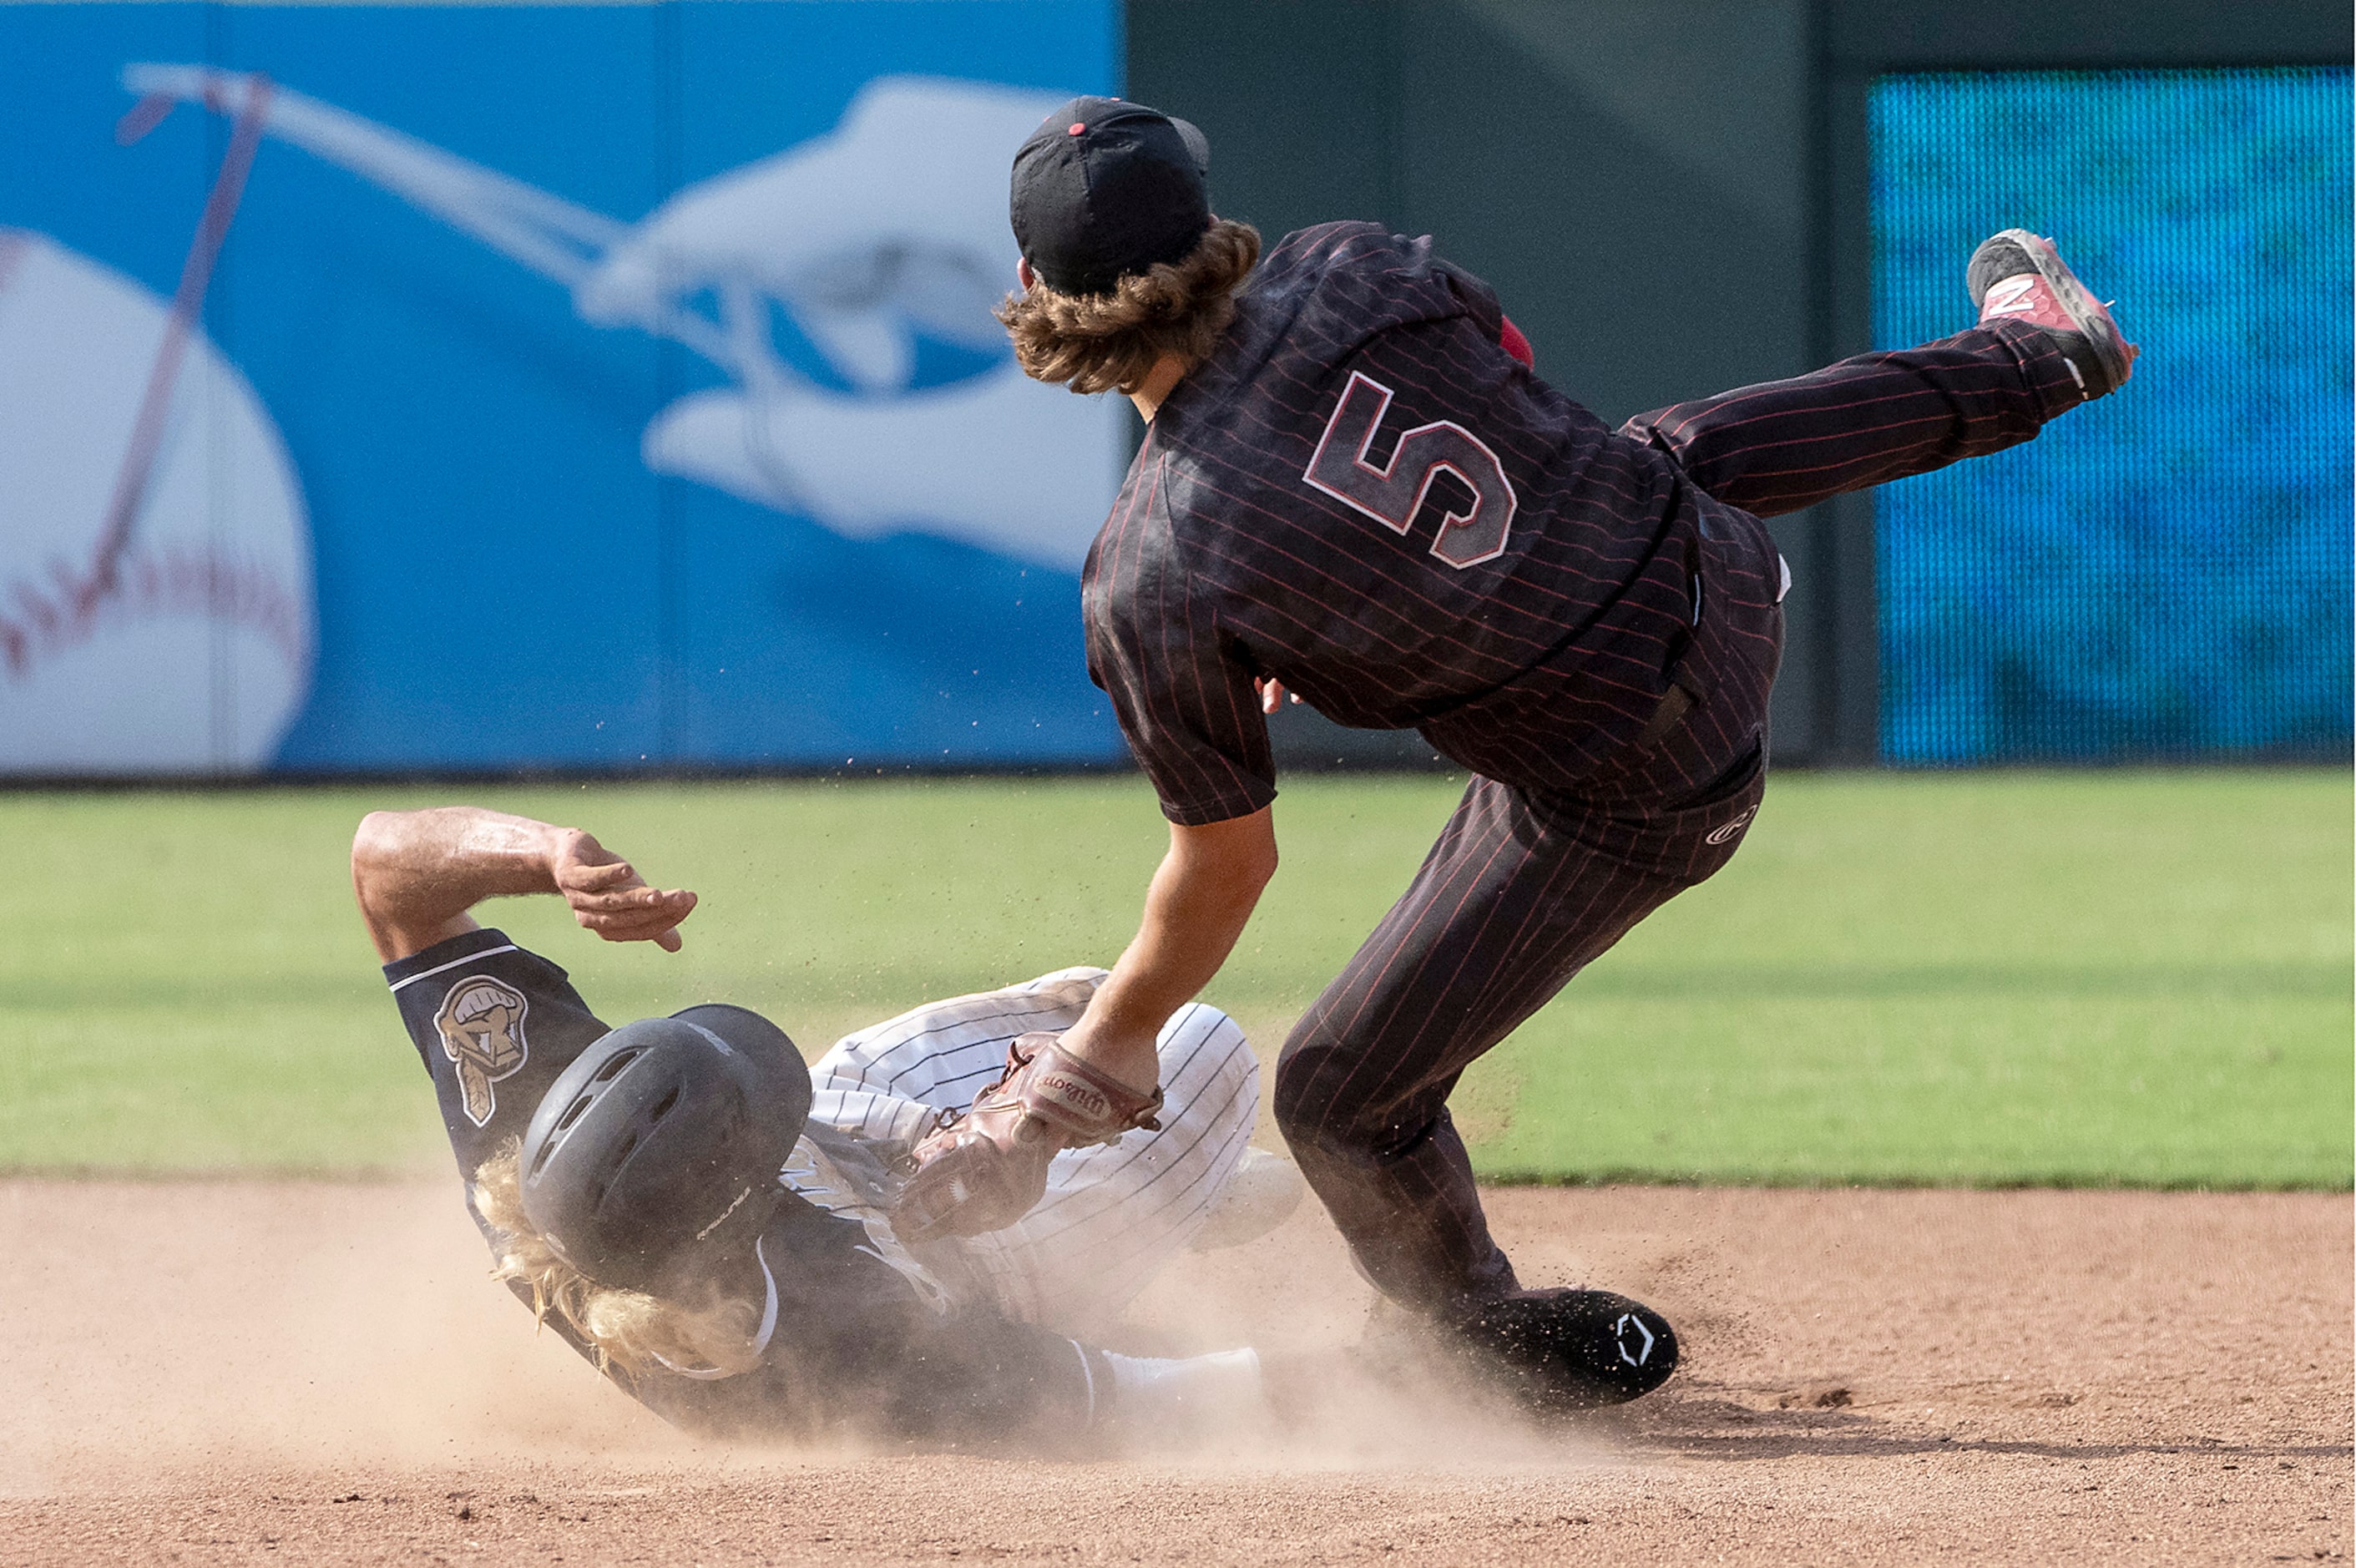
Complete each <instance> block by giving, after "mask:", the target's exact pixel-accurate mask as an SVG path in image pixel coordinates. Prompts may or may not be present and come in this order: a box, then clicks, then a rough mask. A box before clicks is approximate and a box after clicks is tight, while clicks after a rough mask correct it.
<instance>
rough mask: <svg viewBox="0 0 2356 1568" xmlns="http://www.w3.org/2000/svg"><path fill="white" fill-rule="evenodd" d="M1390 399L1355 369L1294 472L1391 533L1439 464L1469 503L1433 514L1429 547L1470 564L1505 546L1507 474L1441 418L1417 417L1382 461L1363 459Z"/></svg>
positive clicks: (1410, 520) (1410, 513) (1509, 510)
mask: <svg viewBox="0 0 2356 1568" xmlns="http://www.w3.org/2000/svg"><path fill="white" fill-rule="evenodd" d="M1390 406H1391V389H1390V388H1388V387H1387V386H1385V385H1383V383H1382V382H1380V381H1375V380H1373V379H1372V378H1370V377H1367V376H1365V375H1362V374H1360V373H1359V372H1358V371H1351V372H1350V384H1349V385H1348V386H1346V387H1344V389H1343V390H1342V401H1341V402H1340V403H1336V404H1334V405H1333V418H1331V419H1329V420H1327V421H1326V422H1325V435H1324V436H1323V438H1322V439H1321V440H1319V442H1318V443H1317V454H1316V456H1313V457H1312V458H1310V459H1309V468H1308V471H1307V472H1305V473H1303V474H1302V475H1301V478H1304V479H1306V480H1307V481H1308V482H1309V486H1310V488H1311V489H1316V490H1323V492H1324V493H1325V494H1327V495H1329V496H1332V497H1333V499H1335V500H1337V501H1341V502H1342V503H1344V505H1346V506H1349V507H1351V508H1354V509H1355V510H1358V511H1362V512H1365V514H1366V515H1367V516H1368V517H1371V518H1373V519H1374V520H1375V521H1376V522H1379V523H1381V524H1383V525H1384V526H1385V527H1386V528H1388V529H1389V530H1390V531H1391V532H1394V533H1405V532H1407V531H1408V529H1409V528H1411V527H1412V526H1414V523H1415V517H1416V513H1418V512H1419V511H1421V510H1423V499H1424V497H1425V496H1426V495H1428V494H1430V490H1431V481H1432V479H1433V478H1434V477H1435V476H1437V475H1438V474H1440V472H1441V470H1443V469H1445V470H1446V471H1447V472H1449V473H1451V474H1453V475H1455V476H1456V477H1457V478H1459V479H1461V480H1462V481H1463V483H1464V488H1465V489H1469V490H1471V491H1472V510H1470V511H1451V512H1450V513H1449V514H1448V515H1447V516H1445V517H1443V518H1441V519H1440V537H1439V538H1437V539H1435V540H1433V541H1432V542H1431V553H1433V554H1434V555H1437V556H1439V557H1440V559H1441V560H1442V561H1445V562H1447V563H1448V564H1450V565H1451V566H1455V567H1460V568H1462V567H1465V566H1477V565H1479V564H1481V563H1482V562H1483V561H1494V560H1495V559H1496V558H1497V557H1498V556H1500V555H1503V554H1504V553H1505V530H1506V529H1507V528H1508V527H1510V526H1511V525H1512V523H1513V521H1514V508H1515V505H1516V504H1518V503H1517V502H1516V500H1515V496H1514V486H1513V481H1511V480H1510V479H1508V478H1505V465H1504V464H1503V463H1500V462H1499V461H1497V455H1496V454H1495V453H1494V452H1492V451H1491V450H1489V447H1488V445H1487V443H1485V442H1483V440H1482V439H1481V438H1480V437H1479V436H1477V435H1473V434H1472V432H1471V431H1469V430H1467V429H1465V428H1464V427H1463V426H1462V425H1461V424H1455V423H1453V422H1452V421H1449V420H1440V421H1438V422H1436V423H1434V424H1419V425H1417V426H1416V427H1415V428H1414V429H1413V430H1410V431H1408V433H1407V434H1406V435H1402V436H1400V437H1399V438H1398V449H1397V450H1396V451H1394V452H1393V453H1392V454H1391V460H1390V465H1389V467H1382V468H1377V467H1375V466H1374V465H1373V464H1372V463H1369V462H1367V461H1366V448H1367V447H1368V446H1373V445H1374V440H1375V432H1376V430H1378V429H1380V428H1381V427H1382V423H1383V415H1384V413H1386V412H1387V411H1388V410H1389V408H1390Z"/></svg>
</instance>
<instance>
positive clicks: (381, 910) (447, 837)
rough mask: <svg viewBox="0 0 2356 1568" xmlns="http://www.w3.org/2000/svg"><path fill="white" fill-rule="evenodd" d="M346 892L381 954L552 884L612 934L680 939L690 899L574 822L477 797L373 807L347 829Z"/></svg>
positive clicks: (394, 954) (451, 931)
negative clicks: (537, 817)
mask: <svg viewBox="0 0 2356 1568" xmlns="http://www.w3.org/2000/svg"><path fill="white" fill-rule="evenodd" d="M352 892H353V895H354V897H357V898H358V899H359V907H360V918H361V919H362V920H364V921H365V922H367V925H368V929H369V939H370V940H372V941H374V942H375V943H376V950H377V951H378V953H379V954H380V955H381V956H382V957H383V959H384V961H386V962H387V963H391V962H392V961H395V960H398V959H403V958H407V957H409V956H410V955H411V954H412V953H418V952H423V951H424V950H426V949H427V948H429V947H432V946H433V945H434V943H435V942H438V941H443V940H447V939H449V938H451V937H455V936H457V935H459V934H460V933H462V932H466V931H471V930H474V929H477V928H476V925H475V920H474V918H473V917H472V915H470V914H469V913H468V911H469V910H471V909H472V908H474V907H475V906H476V905H477V904H479V903H481V902H482V901H483V900H484V899H486V898H493V897H500V896H501V895H506V894H520V893H553V894H557V895H559V896H561V897H562V898H563V899H564V901H565V903H566V904H568V905H570V906H571V907H572V909H573V918H574V919H575V920H577V921H578V922H579V923H580V924H581V925H582V926H583V927H584V928H586V929H589V930H592V931H594V932H596V933H597V935H599V936H600V937H603V938H604V939H605V940H607V941H609V942H641V941H650V942H653V943H654V944H655V945H657V946H658V947H660V948H661V949H663V950H665V951H666V952H677V951H678V950H679V948H680V938H679V929H678V927H679V923H680V921H681V920H684V919H685V918H687V917H688V913H689V911H691V910H692V909H693V908H695V895H694V894H692V893H690V892H687V891H686V890H684V889H681V888H670V889H660V890H659V889H656V888H653V887H649V886H647V884H646V881H645V879H644V878H642V877H640V876H639V875H638V874H637V870H636V869H634V868H633V867H632V866H631V865H630V863H629V862H628V861H626V860H624V859H623V858H622V857H621V856H619V855H617V854H614V853H613V852H612V851H611V850H608V849H606V848H605V846H604V845H603V844H601V843H598V842H597V841H596V840H595V839H594V838H593V837H591V836H590V835H589V834H588V833H585V832H582V831H581V830H580V829H578V828H560V827H556V826H553V825H552V824H550V823H548V822H534V821H532V820H531V819H530V818H529V817H516V816H509V814H508V813H507V812H505V811H485V810H484V809H482V808H481V807H479V806H443V807H436V808H434V809H432V810H429V811H371V812H369V814H368V815H367V816H366V817H364V818H362V819H361V820H360V825H359V832H357V833H355V834H354V835H353V836H352Z"/></svg>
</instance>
